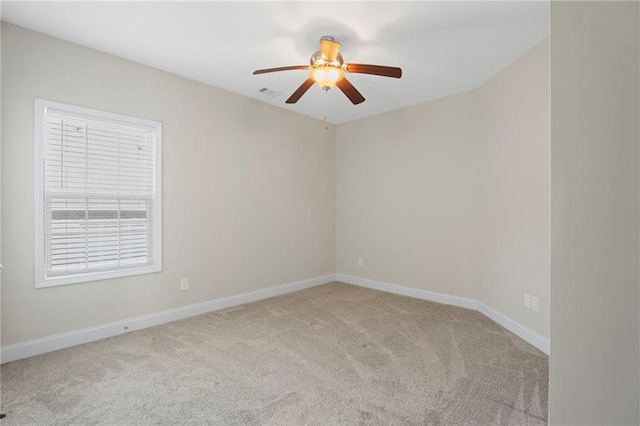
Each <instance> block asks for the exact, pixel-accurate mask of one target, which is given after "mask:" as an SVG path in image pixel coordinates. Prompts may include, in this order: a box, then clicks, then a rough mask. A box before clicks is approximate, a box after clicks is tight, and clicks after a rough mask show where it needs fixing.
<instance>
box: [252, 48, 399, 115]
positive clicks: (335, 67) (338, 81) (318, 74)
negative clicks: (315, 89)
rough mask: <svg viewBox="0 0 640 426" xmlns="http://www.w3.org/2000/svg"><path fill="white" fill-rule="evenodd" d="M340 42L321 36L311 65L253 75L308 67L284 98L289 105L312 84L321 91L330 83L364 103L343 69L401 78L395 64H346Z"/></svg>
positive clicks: (280, 68)
mask: <svg viewBox="0 0 640 426" xmlns="http://www.w3.org/2000/svg"><path fill="white" fill-rule="evenodd" d="M339 50H340V43H338V42H337V41H336V40H335V39H334V38H333V37H331V36H323V37H322V38H320V50H319V51H317V52H316V53H314V54H313V55H312V56H311V61H310V63H311V65H292V66H288V67H278V68H267V69H262V70H256V71H254V72H253V74H254V75H256V74H265V73H269V72H276V71H292V70H309V78H307V79H306V80H305V81H304V82H303V83H302V84H301V85H300V87H298V89H296V91H295V92H293V94H292V95H291V96H290V97H289V99H287V100H286V103H288V104H295V103H296V102H298V100H299V99H300V98H301V97H302V95H304V94H305V93H306V92H307V90H309V88H310V87H311V86H313V83H317V84H318V86H320V87H321V88H322V90H324V91H328V90H330V89H331V88H332V87H333V86H338V88H339V89H340V90H341V91H342V93H344V94H345V95H346V96H347V98H349V100H350V101H351V102H352V103H353V104H354V105H357V104H360V103H362V102H364V96H362V95H361V94H360V92H358V90H357V89H356V88H355V87H354V86H353V84H351V83H350V82H349V80H347V79H346V77H345V76H344V73H345V72H348V73H354V74H372V75H379V76H382V77H393V78H400V77H402V70H401V69H400V68H397V67H387V66H382V65H367V64H345V63H344V60H343V59H342V55H341V54H340V52H339Z"/></svg>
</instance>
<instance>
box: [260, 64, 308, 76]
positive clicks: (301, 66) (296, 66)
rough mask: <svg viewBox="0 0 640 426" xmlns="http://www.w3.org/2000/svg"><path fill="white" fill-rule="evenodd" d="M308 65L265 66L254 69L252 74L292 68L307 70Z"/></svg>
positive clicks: (291, 69) (290, 69)
mask: <svg viewBox="0 0 640 426" xmlns="http://www.w3.org/2000/svg"><path fill="white" fill-rule="evenodd" d="M308 69H309V65H292V66H290V67H278V68H266V69H263V70H255V71H254V72H253V75H256V74H265V73H268V72H277V71H293V70H308Z"/></svg>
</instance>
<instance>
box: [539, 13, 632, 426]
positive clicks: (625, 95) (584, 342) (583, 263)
mask: <svg viewBox="0 0 640 426" xmlns="http://www.w3.org/2000/svg"><path fill="white" fill-rule="evenodd" d="M638 22H639V14H638V4H637V3H636V2H562V1H558V2H552V3H551V89H552V91H551V135H552V136H551V138H552V139H551V159H552V163H551V206H552V208H551V225H552V228H551V236H552V237H551V339H552V342H553V345H552V348H551V365H550V366H551V371H550V401H549V415H550V417H549V419H550V424H553V425H565V424H575V425H578V424H579V425H585V424H594V425H595V424H597V425H603V424H607V425H612V424H629V425H630V424H638V423H639V421H640V418H639V413H638V406H639V404H640V390H639V385H640V384H639V380H638V369H639V367H640V365H639V354H638V347H639V332H638V331H639V330H638V312H639V309H638V308H639V294H638V280H639V274H638V256H639V250H638V240H639V238H638V231H639V224H638V217H639V209H638V199H639V189H640V188H639V175H638V168H639V157H638V156H639V149H638V136H639V123H638V121H639V113H640V110H639V106H638V90H639V87H638V76H639V71H640V70H639V68H638V58H639V46H638V29H639V25H638Z"/></svg>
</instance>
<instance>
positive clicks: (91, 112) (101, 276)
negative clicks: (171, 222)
mask: <svg viewBox="0 0 640 426" xmlns="http://www.w3.org/2000/svg"><path fill="white" fill-rule="evenodd" d="M47 108H50V109H54V110H59V111H63V112H68V113H70V114H73V115H75V116H78V117H79V118H87V119H92V120H94V121H95V120H98V121H101V122H104V123H111V124H124V125H126V124H129V125H133V126H136V127H145V128H148V129H150V130H153V131H154V132H155V158H154V161H155V164H154V166H155V170H154V171H155V188H154V190H155V199H154V212H155V223H154V231H153V232H154V237H155V246H154V252H153V253H154V262H153V264H151V265H144V266H132V267H128V268H118V269H111V270H103V271H94V272H81V273H72V274H68V275H62V276H57V277H49V278H47V277H46V266H45V249H46V247H45V229H46V226H45V197H46V189H45V156H44V155H45V144H46V137H45V126H44V120H45V113H46V110H47ZM34 132H35V133H34V140H35V150H34V179H35V181H34V192H35V200H34V201H35V204H34V212H35V215H34V216H35V226H34V230H35V257H34V262H35V265H34V266H35V268H34V269H35V288H36V289H38V288H47V287H55V286H61V285H68V284H79V283H86V282H92V281H98V280H106V279H112V278H120V277H127V276H133V275H142V274H150V273H156V272H161V271H162V123H161V122H159V121H153V120H147V119H143V118H138V117H132V116H128V115H124V114H116V113H113V112H107V111H101V110H96V109H90V108H85V107H81V106H76V105H69V104H64V103H60V102H53V101H48V100H44V99H38V98H36V99H35V100H34Z"/></svg>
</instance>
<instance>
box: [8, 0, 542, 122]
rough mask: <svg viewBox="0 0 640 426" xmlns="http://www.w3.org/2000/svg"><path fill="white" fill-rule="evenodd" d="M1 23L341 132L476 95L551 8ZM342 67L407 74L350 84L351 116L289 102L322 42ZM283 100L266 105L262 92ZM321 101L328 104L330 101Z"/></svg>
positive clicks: (311, 101) (25, 10)
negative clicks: (335, 51)
mask: <svg viewBox="0 0 640 426" xmlns="http://www.w3.org/2000/svg"><path fill="white" fill-rule="evenodd" d="M1 13H2V15H1V16H2V20H3V21H6V22H9V23H12V24H16V25H19V26H22V27H25V28H29V29H32V30H35V31H39V32H42V33H45V34H49V35H52V36H54V37H58V38H61V39H64V40H68V41H71V42H74V43H77V44H80V45H83V46H87V47H91V48H94V49H97V50H101V51H103V52H107V53H110V54H113V55H116V56H120V57H122V58H126V59H130V60H132V61H136V62H140V63H143V64H146V65H149V66H152V67H155V68H159V69H162V70H165V71H169V72H172V73H175V74H178V75H181V76H184V77H187V78H191V79H194V80H198V81H201V82H203V83H207V84H210V85H212V86H216V87H219V88H222V89H225V90H228V91H231V92H235V93H238V94H241V95H244V96H249V97H251V98H254V99H257V100H260V101H263V102H267V103H270V104H273V105H277V106H279V107H282V108H286V109H289V110H292V111H296V112H299V113H302V114H306V115H309V116H312V117H314V118H319V119H320V118H322V112H323V109H324V102H325V101H326V103H327V113H328V120H329V121H330V122H333V123H343V122H346V121H351V120H355V119H358V118H363V117H368V116H371V115H374V114H379V113H382V112H385V111H390V110H393V109H398V108H402V107H405V106H409V105H414V104H418V103H421V102H426V101H429V100H432V99H436V98H440V97H443V96H447V95H451V94H454V93H460V92H464V91H467V90H471V89H474V88H477V87H479V86H480V85H482V84H483V83H484V82H486V81H487V80H489V79H490V78H491V77H493V76H495V75H496V74H497V73H498V72H500V71H501V70H502V69H504V68H505V67H506V66H508V65H509V64H510V63H512V62H513V61H515V60H516V59H517V58H518V57H520V56H521V55H522V54H523V53H525V52H526V51H527V50H529V49H531V48H532V47H533V46H535V45H536V44H537V43H539V42H540V41H542V40H544V39H545V38H546V37H548V34H549V3H548V2H546V1H534V2H504V1H502V2H485V1H474V2H453V1H440V2H321V3H320V2H318V3H316V2H293V1H291V2H247V3H245V2H188V3H187V2H57V1H53V2H51V1H50V2H11V1H3V2H2V12H1ZM323 35H332V36H334V37H335V38H336V40H338V41H340V42H341V43H342V47H341V53H342V54H343V56H344V59H345V62H355V63H365V64H379V65H391V66H398V67H401V68H402V70H403V76H402V78H401V79H399V80H398V79H393V78H385V77H378V76H370V75H362V74H348V75H347V77H348V78H349V80H350V81H351V82H352V83H353V84H354V85H355V86H356V88H357V89H358V90H359V91H360V92H361V93H362V94H363V96H364V97H365V98H366V99H367V100H366V101H365V102H364V103H362V104H360V105H356V106H354V105H352V104H351V103H350V102H349V101H348V99H347V98H346V97H345V96H344V95H343V94H342V93H341V92H340V91H339V89H337V88H335V89H333V90H331V91H330V92H329V93H327V95H326V97H325V96H324V93H323V92H322V90H321V89H320V88H319V87H317V86H313V87H312V88H311V89H310V90H309V91H308V92H307V93H306V94H305V95H304V96H303V97H302V99H301V100H300V101H299V102H298V103H297V104H295V105H286V104H285V100H286V99H287V98H288V97H289V95H290V94H291V93H292V92H293V91H294V90H295V89H296V88H297V87H298V86H299V85H300V84H301V83H302V82H303V81H304V80H305V79H306V78H307V72H306V71H286V72H279V73H273V74H263V75H257V76H254V75H252V72H253V71H254V70H255V69H259V68H271V67H278V66H285V65H307V64H308V63H309V58H310V56H311V54H312V53H314V52H315V51H316V50H318V40H319V38H320V37H321V36H323ZM263 87H266V88H269V89H272V90H276V91H279V92H282V94H281V95H279V96H277V97H275V98H271V97H269V96H266V95H264V94H262V93H259V92H258V90H259V89H261V88H263ZM325 98H326V99H325Z"/></svg>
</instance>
